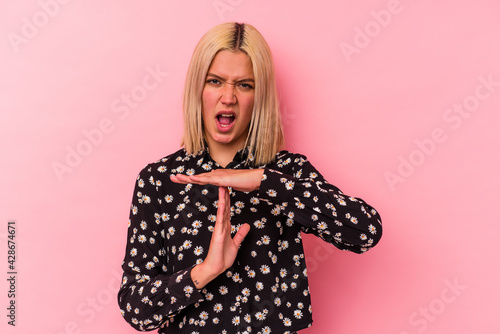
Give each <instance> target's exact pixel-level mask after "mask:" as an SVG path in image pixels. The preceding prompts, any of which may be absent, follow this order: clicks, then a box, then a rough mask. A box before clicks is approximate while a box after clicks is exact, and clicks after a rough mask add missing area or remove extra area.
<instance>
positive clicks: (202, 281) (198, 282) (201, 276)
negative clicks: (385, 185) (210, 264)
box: [191, 262, 218, 289]
mask: <svg viewBox="0 0 500 334" xmlns="http://www.w3.org/2000/svg"><path fill="white" fill-rule="evenodd" d="M217 276H218V275H214V274H211V273H210V272H209V271H208V270H207V269H206V264H205V263H204V262H202V263H200V264H197V265H195V266H194V267H193V269H191V280H192V281H193V283H194V286H195V287H196V288H197V289H202V288H203V287H204V286H205V285H207V284H208V283H209V282H210V281H212V280H213V279H214V278H215V277H217Z"/></svg>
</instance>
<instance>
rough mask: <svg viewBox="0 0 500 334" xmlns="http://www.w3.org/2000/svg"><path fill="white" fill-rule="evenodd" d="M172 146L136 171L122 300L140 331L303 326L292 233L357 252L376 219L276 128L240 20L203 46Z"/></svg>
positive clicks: (376, 226)
mask: <svg viewBox="0 0 500 334" xmlns="http://www.w3.org/2000/svg"><path fill="white" fill-rule="evenodd" d="M184 122H185V124H184V139H183V143H182V146H183V148H181V149H180V150H179V151H177V152H175V153H173V154H171V155H169V156H167V157H165V158H163V159H161V160H159V161H157V162H154V163H151V164H149V165H147V166H146V167H145V168H144V169H143V170H142V171H141V172H140V174H139V176H138V178H137V183H136V186H135V192H134V197H133V201H132V206H131V213H130V221H129V230H128V243H127V249H126V254H125V260H124V263H123V271H124V274H123V282H122V285H121V288H120V291H119V297H118V299H119V305H120V307H121V312H122V315H123V316H124V318H125V319H126V320H127V321H128V322H129V323H130V324H131V325H132V326H133V327H134V328H136V329H138V330H143V331H144V330H152V329H156V328H159V332H160V333H191V334H195V333H198V334H203V333H210V334H215V333H228V334H234V333H293V332H296V331H298V330H300V329H303V328H306V327H308V326H310V325H311V323H312V315H311V301H310V296H309V287H308V281H307V269H306V264H305V259H304V252H303V247H302V241H301V233H302V232H305V233H313V234H314V235H316V236H318V237H320V238H321V239H323V240H325V241H326V242H329V243H332V244H333V245H335V246H336V247H338V248H340V249H343V250H350V251H353V252H356V253H363V252H366V251H367V250H369V249H370V248H371V247H373V246H375V245H376V244H377V242H378V241H379V240H380V237H381V234H382V226H381V221H380V217H379V215H378V213H377V212H376V211H375V210H374V209H373V208H372V207H371V206H369V205H368V204H366V203H365V202H364V201H363V200H361V199H359V198H354V197H349V196H346V195H344V194H343V193H342V192H341V191H340V190H339V189H338V188H336V187H335V186H333V185H331V184H329V183H328V182H327V181H326V180H325V179H324V178H323V177H322V176H321V174H320V173H319V172H318V171H317V170H316V169H315V168H314V167H313V166H312V165H311V163H310V162H309V161H308V160H307V158H306V157H305V156H303V155H300V154H294V153H290V152H288V151H280V149H281V146H282V144H283V131H282V126H281V122H280V114H279V106H278V99H277V93H276V85H275V79H274V70H273V62H272V58H271V52H270V50H269V47H268V45H267V43H266V42H265V40H264V38H263V37H262V36H261V35H260V33H259V32H258V31H257V30H256V29H255V28H254V27H252V26H251V25H249V24H240V23H225V24H221V25H219V26H216V27H214V28H212V29H211V30H210V31H208V33H207V34H206V35H205V36H204V37H203V38H202V39H201V41H200V42H199V43H198V45H197V46H196V49H195V51H194V54H193V57H192V60H191V64H190V66H189V70H188V74H187V80H186V86H185V96H184Z"/></svg>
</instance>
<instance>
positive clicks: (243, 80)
mask: <svg viewBox="0 0 500 334" xmlns="http://www.w3.org/2000/svg"><path fill="white" fill-rule="evenodd" d="M208 77H214V78H216V79H219V80H221V81H224V82H226V81H227V80H224V79H223V78H222V77H220V76H218V75H217V74H213V73H208V74H207V78H208ZM246 81H250V82H255V80H254V79H252V78H245V79H240V80H236V81H235V82H246Z"/></svg>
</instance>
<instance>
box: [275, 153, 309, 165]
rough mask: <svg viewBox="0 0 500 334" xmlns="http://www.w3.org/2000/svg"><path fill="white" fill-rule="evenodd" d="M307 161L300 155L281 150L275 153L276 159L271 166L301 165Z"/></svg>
mask: <svg viewBox="0 0 500 334" xmlns="http://www.w3.org/2000/svg"><path fill="white" fill-rule="evenodd" d="M306 161H307V157H306V156H305V155H303V154H300V153H293V152H290V151H287V150H282V151H279V152H278V153H276V158H275V160H274V161H273V163H272V164H273V165H277V166H278V167H282V166H284V165H299V166H301V165H303V164H304V162H306Z"/></svg>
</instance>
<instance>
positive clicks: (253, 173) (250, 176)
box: [170, 168, 264, 191]
mask: <svg viewBox="0 0 500 334" xmlns="http://www.w3.org/2000/svg"><path fill="white" fill-rule="evenodd" d="M263 174H264V169H222V168H221V169H216V170H213V171H211V172H208V173H202V174H198V175H184V174H176V175H171V176H170V180H172V181H173V182H176V183H183V184H187V183H194V184H201V185H204V184H212V185H214V186H219V187H231V188H233V189H234V190H238V191H253V190H257V189H259V187H260V182H261V181H262V175H263Z"/></svg>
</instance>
